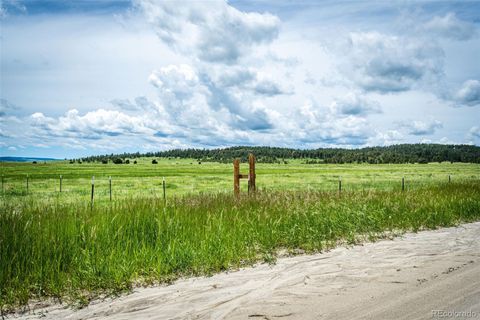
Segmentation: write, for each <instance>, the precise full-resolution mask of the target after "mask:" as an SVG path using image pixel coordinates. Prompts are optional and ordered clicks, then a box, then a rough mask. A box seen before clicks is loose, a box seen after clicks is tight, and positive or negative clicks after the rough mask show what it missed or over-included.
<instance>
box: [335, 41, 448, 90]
mask: <svg viewBox="0 0 480 320" xmlns="http://www.w3.org/2000/svg"><path fill="white" fill-rule="evenodd" d="M344 50H346V54H347V58H346V59H347V61H346V68H345V66H344V72H346V76H348V77H352V80H353V81H354V82H355V84H356V85H358V86H359V87H360V88H362V89H363V90H365V91H376V92H380V93H390V92H401V91H407V90H410V89H412V88H413V87H415V85H416V84H417V83H419V82H420V81H421V80H424V79H426V78H428V77H433V78H435V77H437V76H438V75H439V74H441V73H442V68H443V60H442V58H443V51H442V50H441V48H440V47H438V46H436V45H435V44H433V43H428V42H424V41H421V40H417V39H413V38H405V37H400V36H390V35H385V34H381V33H378V32H358V33H351V34H350V36H349V39H348V45H347V48H345V49H344ZM345 69H346V70H345Z"/></svg>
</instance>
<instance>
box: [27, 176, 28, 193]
mask: <svg viewBox="0 0 480 320" xmlns="http://www.w3.org/2000/svg"><path fill="white" fill-rule="evenodd" d="M27 193H28V174H27Z"/></svg>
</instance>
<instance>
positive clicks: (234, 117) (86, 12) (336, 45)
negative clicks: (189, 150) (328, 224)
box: [0, 0, 480, 158]
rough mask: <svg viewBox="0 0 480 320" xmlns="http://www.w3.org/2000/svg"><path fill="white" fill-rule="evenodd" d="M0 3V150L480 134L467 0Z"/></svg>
mask: <svg viewBox="0 0 480 320" xmlns="http://www.w3.org/2000/svg"><path fill="white" fill-rule="evenodd" d="M0 3H1V9H0V19H1V20H0V24H1V29H0V32H1V34H0V37H1V38H0V41H1V48H0V50H1V52H0V53H1V78H0V80H1V83H0V99H1V100H0V108H1V109H0V120H1V121H0V138H1V140H0V150H1V154H2V155H3V156H6V155H8V156H46V157H59V158H63V157H69V158H70V157H79V156H84V155H91V154H103V153H116V152H124V151H141V152H143V151H156V150H165V149H171V148H186V147H206V148H211V147H225V146H230V145H271V146H285V147H298V148H316V147H348V148H357V147H363V146H372V145H390V144H396V143H419V142H432V143H466V144H475V145H480V121H479V119H480V63H479V58H478V52H480V33H479V31H480V30H479V29H480V28H479V25H480V1H461V2H454V1H383V2H379V1H375V2H374V1H372V2H369V1H300V2H298V1H230V2H223V1H195V2H194V1H187V2H182V1H154V0H135V1H123V0H122V1H113V0H112V1H111V0H104V1H93V0H83V1H53V0H51V1H39V0H25V1H22V0H16V1H12V0H2V1H1V2H0Z"/></svg>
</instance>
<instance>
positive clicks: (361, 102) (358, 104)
mask: <svg viewBox="0 0 480 320" xmlns="http://www.w3.org/2000/svg"><path fill="white" fill-rule="evenodd" d="M330 109H331V110H332V111H333V112H334V113H336V114H338V115H358V116H362V115H367V114H372V113H380V112H381V107H380V104H379V103H378V102H376V101H371V100H368V99H367V98H365V97H364V96H362V95H358V94H354V93H348V94H347V95H346V96H344V97H343V98H340V99H338V100H337V101H334V102H333V103H332V104H331V105H330Z"/></svg>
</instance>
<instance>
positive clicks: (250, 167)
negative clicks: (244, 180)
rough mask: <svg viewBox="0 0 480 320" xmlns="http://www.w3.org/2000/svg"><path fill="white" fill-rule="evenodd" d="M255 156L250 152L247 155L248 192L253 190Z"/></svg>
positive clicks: (254, 188) (254, 187)
mask: <svg viewBox="0 0 480 320" xmlns="http://www.w3.org/2000/svg"><path fill="white" fill-rule="evenodd" d="M256 190H257V187H256V186H255V156H254V155H253V154H252V153H250V154H249V155H248V192H255V191H256Z"/></svg>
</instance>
